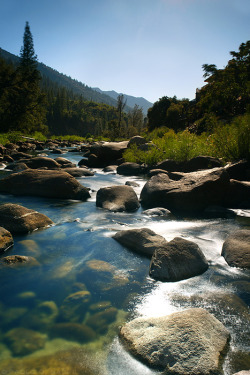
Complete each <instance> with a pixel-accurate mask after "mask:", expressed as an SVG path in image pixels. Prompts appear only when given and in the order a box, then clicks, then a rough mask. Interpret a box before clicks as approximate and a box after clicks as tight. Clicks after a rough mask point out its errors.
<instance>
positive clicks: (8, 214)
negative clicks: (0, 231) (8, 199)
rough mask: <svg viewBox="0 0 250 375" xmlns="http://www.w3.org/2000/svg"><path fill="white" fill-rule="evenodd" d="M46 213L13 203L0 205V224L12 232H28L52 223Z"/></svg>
mask: <svg viewBox="0 0 250 375" xmlns="http://www.w3.org/2000/svg"><path fill="white" fill-rule="evenodd" d="M52 224H53V221H52V220H50V219H49V218H48V217H47V216H46V215H44V214H41V213H39V212H37V211H34V210H31V209H29V208H26V207H23V206H20V205H18V204H13V203H5V204H2V205H0V225H1V226H4V227H5V229H7V230H8V231H10V232H11V233H12V234H21V233H28V232H31V231H33V230H36V229H38V228H45V227H48V226H49V225H52Z"/></svg>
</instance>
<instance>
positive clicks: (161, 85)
mask: <svg viewBox="0 0 250 375" xmlns="http://www.w3.org/2000/svg"><path fill="white" fill-rule="evenodd" d="M0 5H1V7H0V47H1V48H3V49H5V50H7V51H9V52H11V53H14V54H16V55H19V53H20V49H21V46H22V43H23V33H24V27H25V22H26V21H28V22H29V24H30V29H31V33H32V35H33V40H34V47H35V52H36V54H37V56H38V60H39V61H40V62H43V63H44V64H46V65H49V66H50V67H52V68H54V69H56V70H58V71H59V72H61V73H64V74H67V75H69V76H71V77H72V78H75V79H77V80H79V81H81V82H83V83H85V84H87V85H88V86H90V87H99V88H100V89H102V90H115V91H117V92H122V93H125V94H128V95H133V96H139V97H140V96H142V97H144V98H146V99H148V100H149V101H151V102H155V101H156V100H158V99H159V98H161V97H162V96H169V97H172V96H174V95H176V96H177V98H179V99H181V98H184V97H185V98H189V99H193V98H194V97H195V90H196V88H199V87H201V86H203V85H204V81H203V77H202V75H203V71H202V64H204V63H207V64H216V65H217V67H218V68H223V67H224V66H225V65H226V64H227V61H228V60H229V59H230V54H229V51H237V50H238V47H239V45H240V44H241V43H243V42H246V41H247V40H249V39H250V1H249V0H0Z"/></svg>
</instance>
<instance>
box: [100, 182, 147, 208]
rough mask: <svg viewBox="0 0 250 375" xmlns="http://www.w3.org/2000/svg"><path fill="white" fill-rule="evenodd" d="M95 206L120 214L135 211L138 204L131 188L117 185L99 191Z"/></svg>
mask: <svg viewBox="0 0 250 375" xmlns="http://www.w3.org/2000/svg"><path fill="white" fill-rule="evenodd" d="M96 206H97V207H102V208H104V209H106V210H109V211H113V212H122V211H136V210H137V209H138V208H139V207H140V203H139V200H138V198H137V195H136V193H135V191H134V190H133V188H132V187H131V186H127V185H123V186H120V185H117V186H110V187H106V188H101V189H99V190H98V192H97V195H96Z"/></svg>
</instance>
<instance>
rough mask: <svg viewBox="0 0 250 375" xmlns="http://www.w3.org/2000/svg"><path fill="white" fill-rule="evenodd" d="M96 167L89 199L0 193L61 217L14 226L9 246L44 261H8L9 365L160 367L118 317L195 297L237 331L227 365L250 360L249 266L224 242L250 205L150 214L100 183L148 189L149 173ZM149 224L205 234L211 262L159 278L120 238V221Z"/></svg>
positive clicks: (175, 306) (181, 305)
mask: <svg viewBox="0 0 250 375" xmlns="http://www.w3.org/2000/svg"><path fill="white" fill-rule="evenodd" d="M49 156H51V157H53V158H55V157H57V156H58V155H53V154H50V155H49ZM63 156H64V157H66V158H67V159H69V160H70V161H71V162H74V163H78V161H79V160H81V159H82V156H81V154H80V153H76V152H68V153H66V154H65V155H63ZM94 171H95V176H93V177H83V178H79V179H78V180H79V181H80V182H81V183H82V184H83V185H84V186H86V187H89V188H90V189H91V198H90V199H89V200H88V201H86V202H80V201H72V200H54V199H45V198H35V197H16V196H15V197H14V196H8V195H0V202H1V203H6V202H12V203H17V204H21V205H23V206H25V207H28V208H31V209H35V210H37V211H38V212H41V213H43V214H46V215H47V216H48V217H49V218H50V219H52V220H53V222H54V223H55V224H54V225H53V226H51V227H49V228H46V229H43V230H37V231H34V232H32V233H29V234H27V235H22V236H15V237H14V242H15V244H14V247H13V248H11V249H10V250H8V251H7V252H6V253H5V254H2V255H1V257H3V256H6V255H13V254H18V255H26V256H29V257H34V258H35V260H36V261H34V262H33V263H31V264H30V266H27V265H26V266H24V265H20V266H18V267H2V268H1V269H0V285H1V287H0V374H1V375H9V374H30V375H31V374H32V375H34V374H44V375H50V374H53V375H54V374H104V375H128V374H129V375H147V374H150V375H151V374H155V373H156V372H154V371H152V370H151V369H149V368H148V367H146V366H144V365H143V364H141V363H140V362H138V361H137V360H136V359H134V358H133V357H132V356H131V355H130V354H128V353H127V352H126V351H125V350H124V348H123V347H122V345H121V344H120V342H119V339H118V331H119V327H120V326H121V325H122V324H124V323H125V322H126V321H128V320H130V319H132V318H134V317H138V316H163V315H167V314H170V313H172V312H175V311H181V310H183V309H186V308H189V307H203V308H205V309H207V310H208V311H210V312H211V313H213V314H214V315H215V316H216V317H217V318H218V319H219V320H220V321H221V322H222V323H223V324H224V325H225V326H226V327H227V328H228V330H229V331H230V333H231V342H230V349H229V352H228V354H227V356H226V359H225V361H224V365H223V373H224V374H225V375H231V374H233V373H234V372H236V371H240V370H243V369H249V368H250V365H249V346H248V344H249V330H248V326H249V310H248V308H249V289H250V288H249V272H248V271H245V270H241V269H238V268H232V267H229V266H228V265H227V263H226V262H225V260H224V258H223V257H221V249H222V244H223V241H224V240H225V238H226V237H227V236H228V235H229V234H230V233H231V232H233V231H234V230H237V229H240V228H250V227H249V220H250V211H247V210H245V211H241V212H239V214H241V215H242V218H241V220H238V219H210V220H205V219H204V220H190V219H187V220H184V219H183V220H175V219H172V220H166V219H162V218H159V217H158V218H157V217H149V216H147V215H144V214H143V210H142V209H141V208H140V209H139V210H138V211H137V212H135V213H112V212H108V211H105V210H103V209H100V208H97V207H96V205H95V196H96V191H97V190H98V189H99V188H101V187H104V186H110V185H119V184H122V185H123V184H124V183H125V182H126V181H134V182H137V183H138V184H139V186H138V187H136V188H135V191H136V193H137V194H138V195H139V194H140V191H141V189H142V187H143V185H144V184H145V182H146V178H143V177H125V176H120V175H116V174H112V173H104V172H102V171H101V170H98V169H95V170H94ZM244 217H245V220H243V219H244ZM143 227H147V228H150V229H152V230H154V231H155V232H156V233H158V234H160V235H162V236H164V237H165V238H166V240H172V239H173V238H174V237H176V236H178V237H183V238H185V239H188V240H191V241H194V242H196V243H197V244H198V245H199V246H200V248H201V250H202V251H203V253H204V254H205V256H206V258H207V260H208V262H209V269H208V271H207V272H205V273H204V274H203V275H200V276H197V277H194V278H191V279H188V280H183V281H180V282H175V283H171V282H166V283H164V282H159V281H158V282H156V281H154V280H152V279H151V278H150V277H149V276H148V272H149V263H150V259H148V258H146V257H143V256H140V255H138V254H136V253H133V252H131V251H129V250H127V249H126V248H124V247H123V246H121V245H120V244H119V243H117V242H116V241H115V240H114V239H113V238H112V235H113V234H115V233H116V232H117V231H119V230H124V229H132V228H143ZM58 363H63V365H62V368H61V370H60V365H58ZM53 366H54V367H53ZM68 368H69V370H67V369H68ZM67 371H68V372H67Z"/></svg>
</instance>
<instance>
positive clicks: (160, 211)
mask: <svg viewBox="0 0 250 375" xmlns="http://www.w3.org/2000/svg"><path fill="white" fill-rule="evenodd" d="M142 213H143V215H147V216H158V217H162V218H164V219H166V218H168V219H172V218H173V217H174V216H173V214H172V212H171V211H169V210H168V209H167V208H163V207H155V208H149V209H148V210H144V211H142Z"/></svg>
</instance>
